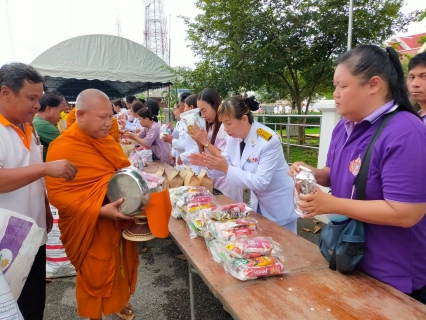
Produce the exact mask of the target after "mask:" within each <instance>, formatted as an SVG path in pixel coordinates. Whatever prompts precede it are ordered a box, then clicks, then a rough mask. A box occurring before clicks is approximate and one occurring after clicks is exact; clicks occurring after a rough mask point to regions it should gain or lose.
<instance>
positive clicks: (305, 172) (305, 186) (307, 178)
mask: <svg viewBox="0 0 426 320" xmlns="http://www.w3.org/2000/svg"><path fill="white" fill-rule="evenodd" d="M299 168H300V171H299V172H298V173H297V174H296V175H295V176H294V197H293V199H294V209H295V210H296V213H297V214H298V215H299V216H303V215H305V214H306V213H307V212H304V211H302V210H301V209H300V208H299V206H298V204H297V203H298V202H299V201H300V197H299V195H300V194H309V193H315V187H316V185H317V181H316V179H315V176H314V173H313V172H312V170H309V169H308V168H305V167H303V166H300V167H299Z"/></svg>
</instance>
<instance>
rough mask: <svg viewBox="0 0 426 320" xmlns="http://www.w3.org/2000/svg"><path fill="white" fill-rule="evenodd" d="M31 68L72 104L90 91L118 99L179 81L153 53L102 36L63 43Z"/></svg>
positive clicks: (122, 39)
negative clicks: (87, 90) (90, 89)
mask: <svg viewBox="0 0 426 320" xmlns="http://www.w3.org/2000/svg"><path fill="white" fill-rule="evenodd" d="M31 65H32V66H33V67H34V68H35V69H36V70H37V71H39V72H40V73H41V74H42V75H43V76H44V79H45V83H44V85H45V87H46V88H47V89H56V90H58V91H59V92H61V93H62V94H63V95H64V96H65V97H66V98H67V99H68V100H75V99H76V97H77V95H78V94H79V93H80V92H81V91H83V90H84V89H89V88H95V89H99V90H101V91H103V92H105V93H106V94H107V95H108V96H109V97H111V98H115V97H123V96H125V95H129V94H134V93H138V92H142V91H146V90H148V89H158V88H162V87H166V86H168V85H170V84H171V83H172V82H173V81H174V80H175V75H174V74H173V73H172V72H171V71H170V69H169V67H168V65H167V64H166V63H165V62H164V61H163V60H162V59H161V58H160V57H158V56H157V55H156V54H155V53H153V52H152V51H150V50H149V49H147V48H145V47H144V46H142V45H140V44H138V43H136V42H133V41H131V40H128V39H125V38H121V37H117V36H111V35H102V34H95V35H86V36H79V37H75V38H71V39H68V40H65V41H63V42H60V43H58V44H57V45H55V46H53V47H51V48H49V49H48V50H46V51H45V52H43V53H42V54H40V55H39V56H38V57H37V58H36V59H35V60H34V61H33V62H31Z"/></svg>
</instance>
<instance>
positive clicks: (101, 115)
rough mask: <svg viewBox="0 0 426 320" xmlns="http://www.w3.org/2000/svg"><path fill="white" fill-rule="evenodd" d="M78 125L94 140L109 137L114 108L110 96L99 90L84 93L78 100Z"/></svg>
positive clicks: (88, 90)
mask: <svg viewBox="0 0 426 320" xmlns="http://www.w3.org/2000/svg"><path fill="white" fill-rule="evenodd" d="M75 105H76V113H75V114H76V123H77V125H78V126H79V127H80V129H81V130H82V131H83V132H84V133H85V134H87V135H88V136H90V137H92V138H104V137H106V136H108V133H109V130H110V128H111V124H112V116H113V114H112V107H111V102H110V101H109V98H108V96H107V95H106V94H105V93H103V92H102V91H99V90H97V89H87V90H84V91H82V92H81V93H80V94H79V95H78V97H77V100H76V103H75Z"/></svg>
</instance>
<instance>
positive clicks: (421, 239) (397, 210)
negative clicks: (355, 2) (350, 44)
mask: <svg viewBox="0 0 426 320" xmlns="http://www.w3.org/2000/svg"><path fill="white" fill-rule="evenodd" d="M334 86H335V91H334V99H335V102H336V108H337V112H338V113H339V114H340V115H341V116H342V117H343V119H342V120H341V121H340V122H339V123H338V124H337V126H336V128H335V129H334V131H333V135H332V139H331V144H330V148H329V151H328V156H327V164H326V167H325V168H322V169H315V168H312V169H313V171H314V173H315V176H316V179H317V182H318V184H320V185H322V186H325V187H331V190H332V195H330V194H327V193H324V192H323V191H321V190H320V189H319V188H318V189H317V192H316V193H315V194H310V195H306V196H301V197H300V198H301V199H302V200H303V201H300V202H299V206H300V208H301V209H302V210H304V211H305V212H309V214H307V215H306V217H313V216H315V215H319V214H331V213H332V214H333V215H332V216H331V217H330V219H331V220H332V221H333V220H339V218H341V216H342V215H343V216H345V217H343V218H346V217H349V218H353V219H357V220H359V221H363V222H364V225H365V236H366V250H365V255H364V257H363V259H362V260H361V261H360V263H359V264H358V266H357V267H358V268H359V269H360V270H362V271H364V272H365V273H367V274H369V275H371V276H372V277H374V278H376V279H378V280H380V281H382V282H384V283H387V284H389V285H391V286H393V287H394V288H396V289H398V290H400V291H402V292H405V293H407V294H410V295H412V296H413V297H414V298H416V299H417V300H420V301H422V302H423V303H426V299H425V295H426V294H425V291H426V289H425V287H426V217H425V212H426V188H425V187H424V181H425V179H426V166H425V159H426V147H425V146H426V127H425V126H424V124H423V123H422V121H421V120H420V118H419V116H418V115H417V113H416V112H415V111H414V109H413V107H412V105H411V104H410V101H409V99H408V91H407V87H406V85H405V80H404V73H403V69H402V67H401V63H400V61H399V58H398V55H397V53H396V52H395V50H394V49H393V48H387V49H386V50H383V49H381V48H379V47H377V46H372V45H367V46H360V47H357V48H355V49H352V50H350V51H348V52H347V53H345V54H344V55H343V56H342V57H340V59H339V60H338V65H337V68H336V70H335V73H334ZM396 108H398V109H399V110H401V112H398V113H397V114H396V115H395V116H394V117H393V118H392V119H391V120H390V122H389V123H388V124H387V126H386V128H385V129H384V131H383V132H382V134H381V136H380V138H379V139H378V140H377V142H376V144H375V146H374V150H373V153H372V157H371V162H370V167H369V171H368V178H367V195H366V198H367V200H352V199H355V196H354V195H353V194H354V193H355V192H356V190H354V180H355V177H356V176H357V174H358V171H359V167H360V164H361V159H363V156H364V153H365V151H366V149H367V146H368V144H369V142H370V140H371V138H372V135H373V134H374V132H375V131H376V129H377V127H378V125H379V124H380V122H381V117H382V116H383V115H384V114H386V113H388V112H391V111H393V110H395V109H396ZM300 165H303V166H306V165H305V164H303V163H301V162H298V163H294V164H293V165H292V167H291V168H290V172H289V174H290V175H291V176H294V174H295V173H296V172H298V171H299V170H300V169H299V166H300ZM339 215H340V216H339Z"/></svg>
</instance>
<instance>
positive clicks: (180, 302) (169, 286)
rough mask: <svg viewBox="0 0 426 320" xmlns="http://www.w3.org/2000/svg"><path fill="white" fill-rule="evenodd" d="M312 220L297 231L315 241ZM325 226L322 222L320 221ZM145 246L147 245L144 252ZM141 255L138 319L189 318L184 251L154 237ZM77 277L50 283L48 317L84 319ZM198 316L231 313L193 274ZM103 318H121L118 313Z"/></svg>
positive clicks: (217, 319) (221, 317)
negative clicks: (79, 307) (78, 307)
mask: <svg viewBox="0 0 426 320" xmlns="http://www.w3.org/2000/svg"><path fill="white" fill-rule="evenodd" d="M314 225H315V223H314V222H313V221H312V219H299V224H298V229H299V230H298V234H299V235H300V236H302V237H304V238H306V239H308V240H309V241H312V242H314V243H316V241H317V238H318V235H319V233H317V234H313V233H312V232H306V231H304V230H303V229H302V228H308V229H311V230H313V228H314ZM320 225H322V224H320ZM144 248H148V250H147V251H145V252H143V249H144ZM139 254H140V258H141V262H140V266H139V277H138V284H137V290H136V294H135V295H134V296H133V297H132V300H131V302H132V303H133V306H134V308H135V314H136V317H135V320H136V319H146V320H151V319H152V320H163V319H164V320H169V319H170V320H172V319H173V320H179V319H185V320H186V319H190V310H189V289H188V264H187V262H186V261H184V260H181V259H179V258H176V256H178V255H180V254H181V252H180V250H179V248H178V247H177V246H176V245H175V244H174V243H173V241H172V240H171V239H170V238H168V239H154V240H151V241H148V242H142V243H140V244H139ZM74 286H75V278H61V279H54V280H53V281H52V282H51V283H47V301H46V311H45V316H44V319H45V320H58V319H66V320H68V319H83V318H80V317H78V316H77V311H76V303H75V291H74ZM194 290H195V297H196V306H195V309H196V315H197V319H203V320H228V319H232V318H231V316H230V315H229V314H228V313H227V312H226V311H224V310H223V307H222V305H221V304H220V302H219V301H218V300H217V299H216V298H215V297H214V296H213V294H212V293H211V292H210V290H209V289H208V288H207V286H206V285H205V284H204V282H203V281H202V280H201V278H199V277H198V276H197V275H194ZM104 319H118V317H116V316H115V315H113V316H108V317H105V318H104Z"/></svg>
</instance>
